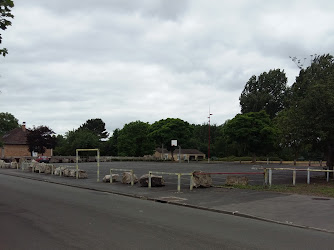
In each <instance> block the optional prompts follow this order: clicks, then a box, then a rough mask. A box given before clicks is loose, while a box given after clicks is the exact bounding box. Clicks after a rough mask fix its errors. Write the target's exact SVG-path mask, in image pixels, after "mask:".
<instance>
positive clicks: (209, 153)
mask: <svg viewBox="0 0 334 250" xmlns="http://www.w3.org/2000/svg"><path fill="white" fill-rule="evenodd" d="M211 116H212V114H211V113H210V108H209V117H208V119H209V138H208V139H209V140H208V163H210V118H211Z"/></svg>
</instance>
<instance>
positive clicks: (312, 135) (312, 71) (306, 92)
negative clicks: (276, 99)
mask: <svg viewBox="0 0 334 250" xmlns="http://www.w3.org/2000/svg"><path fill="white" fill-rule="evenodd" d="M284 116H286V118H285V119H287V120H289V124H290V126H292V132H291V133H292V134H293V135H294V136H295V137H299V138H300V139H301V140H302V143H304V144H305V145H307V144H309V145H311V146H312V148H313V149H322V150H323V151H327V152H326V153H327V157H328V158H327V164H329V165H330V166H333V159H334V58H333V56H332V55H329V54H327V55H322V56H317V57H316V58H314V60H313V62H312V64H311V66H309V67H308V68H306V69H302V70H301V71H300V73H299V76H298V77H297V79H296V82H295V83H294V84H293V86H292V88H291V99H290V109H288V110H287V111H286V114H284ZM283 123H284V122H283ZM283 133H286V132H283Z"/></svg>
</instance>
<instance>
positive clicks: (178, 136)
mask: <svg viewBox="0 0 334 250" xmlns="http://www.w3.org/2000/svg"><path fill="white" fill-rule="evenodd" d="M191 134H192V127H191V126H190V124H189V123H188V122H185V121H183V120H181V119H179V118H167V119H164V120H160V121H157V122H155V123H153V124H152V125H151V127H150V134H149V136H150V138H151V139H152V140H153V141H154V144H155V146H156V147H160V146H161V145H164V146H165V147H166V148H167V150H170V151H171V153H172V158H173V152H174V150H175V148H176V147H172V146H171V140H177V141H178V145H180V146H182V147H183V148H187V147H188V146H189V144H190V138H191Z"/></svg>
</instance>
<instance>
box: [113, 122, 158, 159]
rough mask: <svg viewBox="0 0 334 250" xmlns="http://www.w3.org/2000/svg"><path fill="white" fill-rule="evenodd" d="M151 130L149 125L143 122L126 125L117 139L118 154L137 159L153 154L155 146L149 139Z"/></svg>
mask: <svg viewBox="0 0 334 250" xmlns="http://www.w3.org/2000/svg"><path fill="white" fill-rule="evenodd" d="M149 128H150V125H149V124H148V123H145V122H141V121H135V122H130V123H128V124H125V125H124V127H123V128H122V130H120V131H119V135H118V138H117V142H118V143H117V147H118V154H119V155H120V156H137V157H138V156H144V155H151V154H153V151H154V144H153V143H152V142H151V141H150V139H149V137H148V133H149Z"/></svg>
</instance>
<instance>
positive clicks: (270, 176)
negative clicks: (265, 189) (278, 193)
mask: <svg viewBox="0 0 334 250" xmlns="http://www.w3.org/2000/svg"><path fill="white" fill-rule="evenodd" d="M272 178H273V170H272V169H271V168H269V186H270V187H271V184H272Z"/></svg>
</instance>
